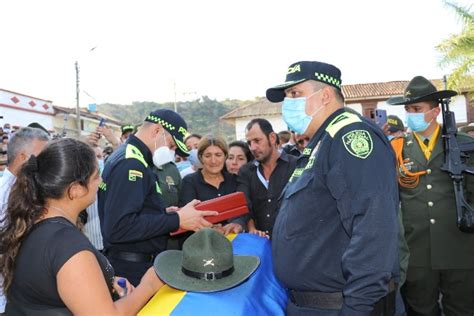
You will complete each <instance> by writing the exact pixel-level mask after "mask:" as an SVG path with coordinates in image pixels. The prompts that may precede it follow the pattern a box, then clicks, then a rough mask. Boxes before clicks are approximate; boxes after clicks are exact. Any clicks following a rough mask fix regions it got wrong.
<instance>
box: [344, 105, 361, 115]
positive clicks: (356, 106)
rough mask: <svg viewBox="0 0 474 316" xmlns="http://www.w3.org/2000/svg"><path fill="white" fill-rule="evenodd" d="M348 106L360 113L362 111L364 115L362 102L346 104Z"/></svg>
mask: <svg viewBox="0 0 474 316" xmlns="http://www.w3.org/2000/svg"><path fill="white" fill-rule="evenodd" d="M346 106H347V107H348V108H351V109H353V110H355V111H357V112H358V113H360V114H361V115H362V104H360V103H351V104H346Z"/></svg>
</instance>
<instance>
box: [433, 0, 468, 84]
mask: <svg viewBox="0 0 474 316" xmlns="http://www.w3.org/2000/svg"><path fill="white" fill-rule="evenodd" d="M445 4H446V5H447V6H448V7H449V8H451V9H452V10H454V12H455V13H456V15H457V16H458V18H459V20H460V21H461V23H462V31H461V33H459V34H453V35H451V36H450V37H448V38H447V39H445V40H444V41H443V42H441V44H439V45H438V46H437V47H436V48H437V49H438V50H439V51H440V52H441V53H442V54H443V58H442V59H441V61H440V66H441V67H446V66H454V69H453V72H452V73H451V75H449V77H448V87H449V88H450V89H454V90H457V91H461V90H462V89H463V88H464V89H465V88H471V87H474V76H473V68H474V15H473V12H472V11H471V6H469V7H466V8H465V7H461V6H459V5H457V4H455V3H451V2H445Z"/></svg>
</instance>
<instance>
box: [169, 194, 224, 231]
mask: <svg viewBox="0 0 474 316" xmlns="http://www.w3.org/2000/svg"><path fill="white" fill-rule="evenodd" d="M199 202H200V201H199V200H192V201H191V202H189V203H188V204H186V205H185V206H184V207H183V208H181V209H180V210H179V211H178V212H176V213H178V216H179V227H180V228H182V229H186V230H192V231H198V230H200V229H201V228H204V227H211V226H212V224H211V223H209V222H208V221H206V220H205V219H204V216H215V215H217V214H219V213H218V212H216V211H198V210H196V209H195V208H194V206H195V205H196V204H198V203H199Z"/></svg>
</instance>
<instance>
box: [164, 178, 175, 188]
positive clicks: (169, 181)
mask: <svg viewBox="0 0 474 316" xmlns="http://www.w3.org/2000/svg"><path fill="white" fill-rule="evenodd" d="M165 181H166V184H168V186H171V185H174V180H173V178H172V177H171V176H166V179H165Z"/></svg>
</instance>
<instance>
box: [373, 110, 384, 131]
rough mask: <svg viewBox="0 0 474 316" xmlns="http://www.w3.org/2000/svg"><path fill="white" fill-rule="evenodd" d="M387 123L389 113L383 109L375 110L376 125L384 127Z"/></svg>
mask: <svg viewBox="0 0 474 316" xmlns="http://www.w3.org/2000/svg"><path fill="white" fill-rule="evenodd" d="M386 123H387V111H386V110H382V109H377V110H375V124H377V125H378V126H380V127H383V126H384V125H385V124H386Z"/></svg>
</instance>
